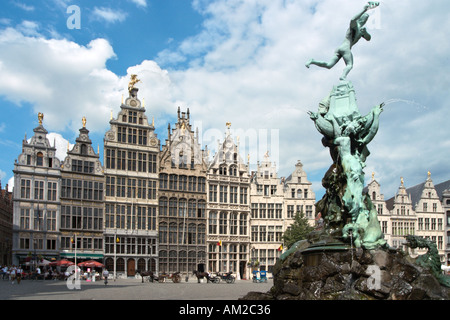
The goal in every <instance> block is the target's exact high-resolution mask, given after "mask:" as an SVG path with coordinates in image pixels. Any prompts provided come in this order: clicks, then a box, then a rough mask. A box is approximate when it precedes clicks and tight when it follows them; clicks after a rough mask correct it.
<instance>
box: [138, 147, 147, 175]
mask: <svg viewBox="0 0 450 320" xmlns="http://www.w3.org/2000/svg"><path fill="white" fill-rule="evenodd" d="M137 169H138V171H139V172H147V154H146V153H145V152H139V153H138V166H137Z"/></svg>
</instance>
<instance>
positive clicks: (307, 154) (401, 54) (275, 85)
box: [160, 0, 450, 194]
mask: <svg viewBox="0 0 450 320" xmlns="http://www.w3.org/2000/svg"><path fill="white" fill-rule="evenodd" d="M194 4H195V7H196V8H197V9H198V11H199V12H201V13H202V14H204V16H205V21H204V23H203V30H202V31H201V32H200V33H199V34H197V35H196V36H194V37H191V38H189V39H186V40H185V41H184V42H183V43H182V44H181V45H180V47H179V48H177V49H176V50H174V51H172V52H171V51H169V50H166V51H164V52H162V53H161V56H164V57H167V60H166V61H170V57H176V59H174V60H172V61H173V62H175V63H176V62H177V60H178V61H183V57H186V58H187V59H189V60H190V61H191V63H190V67H189V68H187V69H186V70H176V68H174V69H175V70H171V72H170V73H169V76H170V78H171V79H172V81H173V83H174V86H175V87H176V88H177V90H178V92H177V93H178V94H177V95H176V98H177V99H179V100H182V101H185V105H186V106H190V107H191V108H190V109H191V117H192V118H193V119H197V120H201V121H202V123H203V125H204V127H218V128H224V125H225V122H226V121H231V122H232V123H233V127H234V128H244V129H246V128H278V129H279V130H280V148H279V150H280V171H281V173H282V174H284V175H288V174H289V173H290V171H292V168H293V164H294V163H295V161H296V160H297V159H301V160H302V162H303V164H304V168H305V170H306V171H307V172H312V173H314V174H315V175H316V177H315V179H316V180H317V181H319V180H320V179H321V177H319V176H320V175H323V174H324V172H325V170H327V169H328V167H329V165H331V158H330V156H329V153H328V150H327V149H325V148H323V147H322V144H321V141H320V140H321V136H320V135H319V134H318V133H317V131H316V129H315V128H314V125H313V123H312V121H311V120H310V119H309V117H308V116H307V114H306V111H307V110H313V111H315V110H317V106H318V103H319V102H320V101H321V100H322V99H323V98H324V97H325V96H326V95H327V94H328V93H329V92H330V90H331V88H332V86H333V85H334V84H336V83H337V82H338V79H339V76H340V74H341V73H342V70H343V68H344V63H343V62H342V61H341V62H340V63H339V64H338V65H336V67H335V68H334V69H332V70H326V69H320V68H314V66H312V67H311V69H306V68H305V66H304V64H305V63H306V61H307V60H309V59H310V58H311V57H314V58H317V59H324V60H326V59H329V58H330V57H331V56H332V54H333V52H334V50H335V48H336V47H337V46H339V44H340V42H341V41H342V40H343V38H344V36H345V31H346V28H347V27H348V23H349V21H350V19H351V17H353V16H354V15H355V14H356V13H357V12H358V10H361V9H362V5H361V2H360V1H347V0H345V1H344V0H338V1H336V0H322V1H307V0H306V1H273V0H267V1H262V0H259V1H256V0H254V1H251V0H249V1H238V0H217V1H200V0H198V1H195V3H194ZM443 6H445V2H444V1H443V0H436V1H433V5H432V6H431V5H429V4H427V3H418V4H417V5H414V6H411V5H410V3H409V2H407V1H397V2H395V3H389V4H385V3H382V5H381V7H380V10H381V11H380V12H379V16H378V18H379V21H378V22H377V23H379V25H377V26H376V27H377V28H373V29H371V30H370V32H371V33H372V41H371V42H366V41H361V43H358V44H357V45H356V46H355V47H354V48H353V52H354V56H355V67H354V69H353V70H352V72H351V73H350V76H349V79H350V80H352V81H353V83H354V85H355V88H356V94H357V98H358V103H359V108H360V110H361V113H362V114H363V115H365V114H367V113H368V112H369V110H370V108H371V107H372V106H374V105H376V104H379V103H381V102H383V101H388V100H390V101H393V100H403V101H406V102H407V103H405V102H403V103H402V102H401V101H399V102H394V103H392V104H390V105H388V106H386V108H385V112H384V113H383V114H382V118H381V125H380V131H379V133H378V136H377V137H376V138H375V140H374V141H373V142H372V143H371V144H370V145H369V149H370V150H371V152H372V154H371V156H370V157H369V158H368V161H367V165H368V168H367V169H366V170H368V169H369V168H370V169H371V170H375V171H376V174H377V177H378V181H379V182H380V183H381V184H382V192H384V193H386V194H393V193H394V192H396V188H397V187H398V185H399V184H398V181H399V177H400V176H404V177H408V176H409V177H411V179H410V180H409V181H410V183H411V185H414V184H417V183H420V182H423V181H424V180H425V178H426V175H425V174H426V172H427V171H428V170H431V171H433V168H434V171H436V172H442V173H444V175H443V176H442V177H441V179H442V180H446V179H449V178H450V176H449V175H448V173H446V175H445V172H448V164H446V163H445V159H448V157H449V155H450V153H449V149H448V148H439V147H438V145H437V144H436V143H435V141H442V140H443V141H448V140H449V138H448V137H449V135H448V132H446V133H443V131H442V128H446V127H447V126H446V124H445V117H443V115H444V114H446V110H448V108H449V107H450V105H449V103H448V101H450V100H449V98H450V97H449V95H450V93H449V91H448V84H449V83H450V81H449V80H450V75H449V74H448V72H447V71H446V68H445V67H444V66H445V65H446V64H447V62H448V54H449V52H450V45H449V43H448V41H443V39H447V38H448V36H449V34H448V30H450V22H449V21H448V19H445V18H444V16H445V14H446V13H444V12H443V10H441V9H440V8H442V7H443ZM433 21H440V22H442V24H443V25H440V27H439V28H435V24H434V23H433ZM372 26H373V25H372ZM424 48H433V49H432V50H424ZM160 62H161V63H163V62H164V60H163V59H161V60H160ZM175 65H176V64H175ZM444 131H445V129H444ZM447 131H448V130H447ZM431 141H433V143H431ZM214 146H215V145H214V144H213V145H212V147H214ZM260 156H261V154H260ZM430 167H433V168H430ZM444 168H447V170H444ZM370 173H371V172H366V175H368V176H370ZM313 179H314V178H313ZM436 180H437V179H436ZM442 180H441V181H442ZM316 188H321V186H320V185H319V186H318V185H317V184H316Z"/></svg>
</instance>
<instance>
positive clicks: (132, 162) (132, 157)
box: [128, 151, 137, 171]
mask: <svg viewBox="0 0 450 320" xmlns="http://www.w3.org/2000/svg"><path fill="white" fill-rule="evenodd" d="M136 160H137V153H136V152H135V151H134V152H133V151H128V171H136V163H137V162H136Z"/></svg>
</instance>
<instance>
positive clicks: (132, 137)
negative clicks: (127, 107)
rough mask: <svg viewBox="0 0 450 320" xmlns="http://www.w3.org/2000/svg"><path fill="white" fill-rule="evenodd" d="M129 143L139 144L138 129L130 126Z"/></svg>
mask: <svg viewBox="0 0 450 320" xmlns="http://www.w3.org/2000/svg"><path fill="white" fill-rule="evenodd" d="M128 143H129V144H137V129H133V128H128Z"/></svg>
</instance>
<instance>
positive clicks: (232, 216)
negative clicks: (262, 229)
mask: <svg viewBox="0 0 450 320" xmlns="http://www.w3.org/2000/svg"><path fill="white" fill-rule="evenodd" d="M227 126H228V129H227V132H226V133H225V139H224V141H223V142H219V145H218V150H217V153H216V154H215V155H214V158H213V160H212V162H211V163H210V165H209V168H208V179H207V181H208V203H207V215H208V271H210V272H229V271H232V272H233V273H234V274H236V275H237V278H238V279H250V273H249V269H248V266H247V263H248V261H249V250H250V197H249V195H250V177H249V174H248V165H246V164H245V163H244V162H243V160H242V158H241V157H240V154H239V143H237V144H236V143H235V142H234V140H233V137H232V135H231V133H230V126H231V124H229V123H228V124H227Z"/></svg>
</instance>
